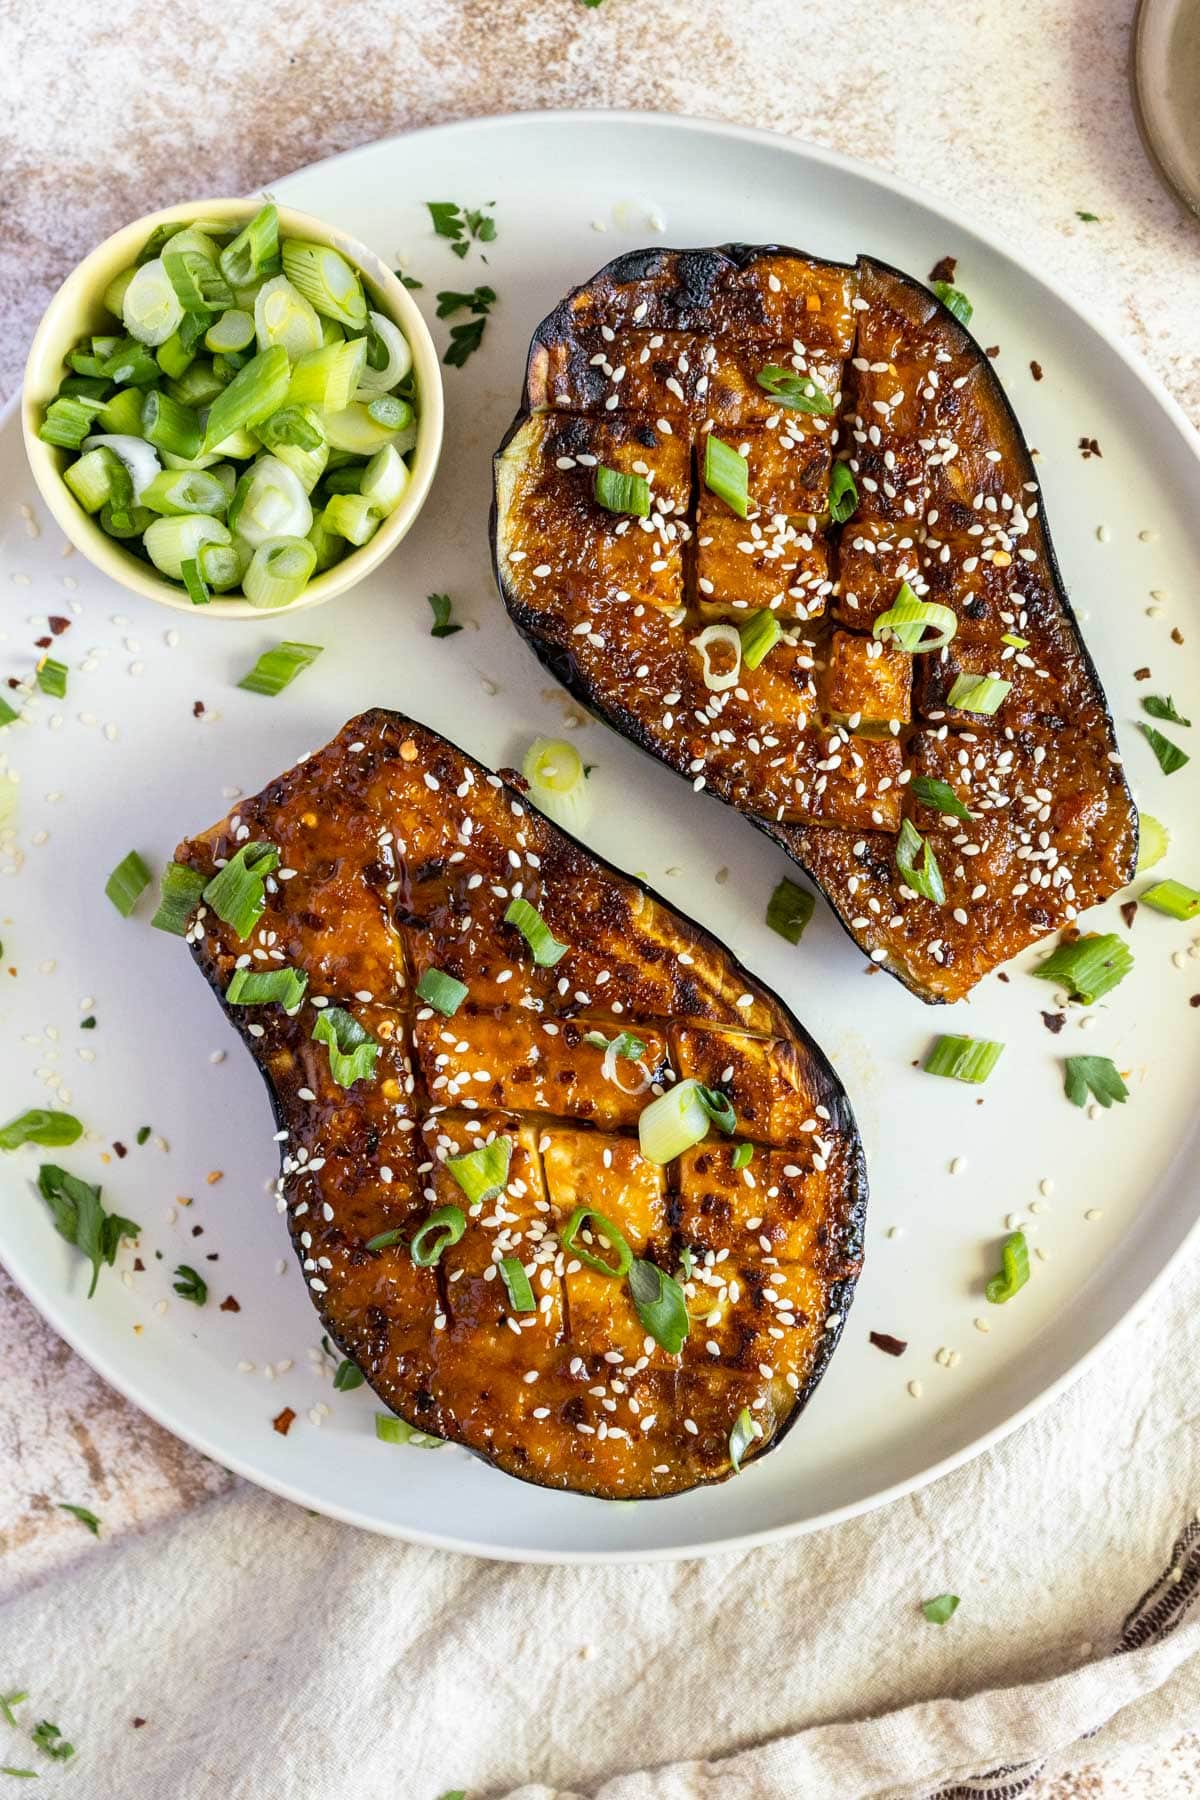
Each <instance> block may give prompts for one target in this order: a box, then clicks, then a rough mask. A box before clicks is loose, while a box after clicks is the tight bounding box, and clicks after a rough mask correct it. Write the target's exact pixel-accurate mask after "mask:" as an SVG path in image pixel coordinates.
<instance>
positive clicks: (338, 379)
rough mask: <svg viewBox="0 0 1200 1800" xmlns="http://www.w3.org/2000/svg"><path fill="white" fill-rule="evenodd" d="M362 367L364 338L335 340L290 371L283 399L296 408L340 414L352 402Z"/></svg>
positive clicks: (365, 347)
mask: <svg viewBox="0 0 1200 1800" xmlns="http://www.w3.org/2000/svg"><path fill="white" fill-rule="evenodd" d="M366 364H367V340H366V339H365V338H339V339H337V340H336V342H334V343H332V344H326V345H325V347H324V348H323V349H321V350H314V351H313V352H312V354H311V355H309V356H302V357H301V358H300V361H299V362H298V363H297V364H296V366H295V368H294V369H293V370H292V378H291V383H290V386H289V388H288V393H287V397H288V399H289V400H290V401H291V402H292V403H293V404H294V405H296V406H315V407H316V408H317V410H318V412H341V411H342V410H343V408H345V407H347V406H349V405H350V402H351V401H352V400H353V398H354V395H355V391H356V390H357V388H358V385H359V383H360V381H361V380H362V374H363V370H364V369H365V368H366Z"/></svg>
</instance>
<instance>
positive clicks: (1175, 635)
mask: <svg viewBox="0 0 1200 1800" xmlns="http://www.w3.org/2000/svg"><path fill="white" fill-rule="evenodd" d="M1171 642H1172V643H1173V644H1182V642H1183V633H1182V631H1180V629H1179V627H1178V625H1176V626H1175V628H1174V630H1173V631H1172V632H1171Z"/></svg>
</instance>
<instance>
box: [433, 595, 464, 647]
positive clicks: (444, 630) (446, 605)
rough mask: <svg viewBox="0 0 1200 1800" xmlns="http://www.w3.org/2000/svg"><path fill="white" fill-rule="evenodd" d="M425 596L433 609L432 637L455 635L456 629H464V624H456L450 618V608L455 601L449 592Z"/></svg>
mask: <svg viewBox="0 0 1200 1800" xmlns="http://www.w3.org/2000/svg"><path fill="white" fill-rule="evenodd" d="M425 598H426V599H427V600H428V602H429V604H430V606H431V608H432V609H433V624H432V625H431V626H430V627H429V635H430V637H436V638H444V637H453V636H454V634H455V632H456V631H461V630H462V626H461V625H455V624H454V623H453V621H452V620H451V618H450V608H451V605H452V604H453V603H452V601H451V599H450V596H449V594H426V596H425Z"/></svg>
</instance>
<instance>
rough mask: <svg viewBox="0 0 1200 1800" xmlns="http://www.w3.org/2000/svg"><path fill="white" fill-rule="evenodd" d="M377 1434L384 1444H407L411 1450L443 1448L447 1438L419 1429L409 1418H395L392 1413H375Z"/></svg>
mask: <svg viewBox="0 0 1200 1800" xmlns="http://www.w3.org/2000/svg"><path fill="white" fill-rule="evenodd" d="M375 1436H376V1437H377V1438H378V1439H379V1440H380V1442H381V1443H384V1444H407V1446H408V1448H409V1449H410V1450H441V1449H443V1448H444V1446H445V1443H446V1440H445V1438H440V1437H434V1435H433V1433H432V1432H431V1431H418V1430H417V1428H416V1426H415V1425H410V1424H409V1422H408V1420H407V1419H394V1418H393V1417H392V1415H391V1414H390V1413H376V1414H375Z"/></svg>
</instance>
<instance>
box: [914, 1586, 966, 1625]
mask: <svg viewBox="0 0 1200 1800" xmlns="http://www.w3.org/2000/svg"><path fill="white" fill-rule="evenodd" d="M958 1607H959V1599H958V1595H957V1594H939V1595H938V1597H937V1599H936V1600H925V1601H923V1602H922V1605H921V1611H922V1612H923V1613H924V1614H925V1617H926V1618H927V1619H928V1620H929V1623H930V1624H931V1625H944V1624H945V1623H946V1620H947V1619H949V1618H951V1617H953V1615H954V1614H955V1613H956V1612H957V1611H958Z"/></svg>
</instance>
